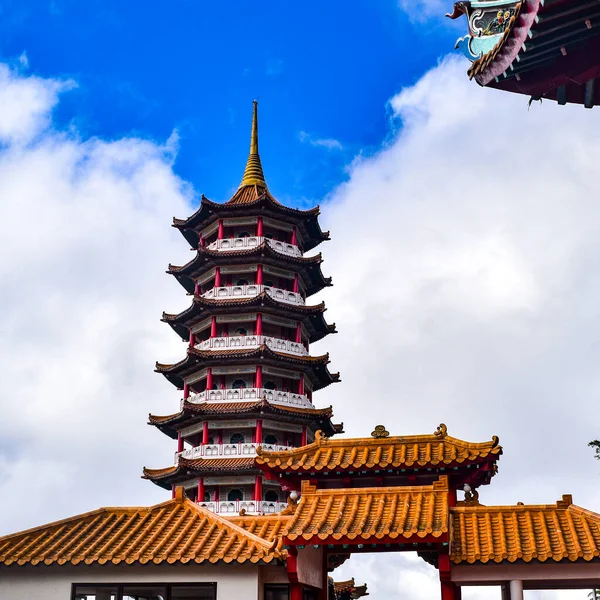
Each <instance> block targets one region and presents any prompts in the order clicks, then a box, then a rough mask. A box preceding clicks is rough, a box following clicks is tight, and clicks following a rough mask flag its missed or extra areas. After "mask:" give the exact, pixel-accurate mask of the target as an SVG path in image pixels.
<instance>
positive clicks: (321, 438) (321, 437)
mask: <svg viewBox="0 0 600 600" xmlns="http://www.w3.org/2000/svg"><path fill="white" fill-rule="evenodd" d="M315 442H317V444H319V445H320V444H325V443H326V442H327V436H326V435H325V434H324V433H323V431H322V430H321V429H317V431H315Z"/></svg>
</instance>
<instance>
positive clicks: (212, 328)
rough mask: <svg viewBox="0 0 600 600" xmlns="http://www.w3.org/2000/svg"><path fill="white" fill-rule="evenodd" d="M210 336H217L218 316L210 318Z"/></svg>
mask: <svg viewBox="0 0 600 600" xmlns="http://www.w3.org/2000/svg"><path fill="white" fill-rule="evenodd" d="M210 337H211V338H214V337H217V317H215V316H214V315H213V316H212V317H211V318H210Z"/></svg>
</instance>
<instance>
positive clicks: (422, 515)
mask: <svg viewBox="0 0 600 600" xmlns="http://www.w3.org/2000/svg"><path fill="white" fill-rule="evenodd" d="M446 533H448V477H447V476H443V477H440V479H439V481H437V482H435V483H434V484H433V485H422V486H414V487H413V486H403V487H378V488H346V489H324V490H318V489H316V488H315V487H314V486H312V485H310V484H309V482H308V481H303V482H302V494H301V497H300V500H299V502H298V506H297V507H296V509H295V511H294V514H293V516H292V518H291V519H290V520H289V522H288V523H287V525H286V527H285V530H284V531H283V536H284V538H286V539H288V540H292V541H293V540H300V541H302V540H306V541H311V543H314V541H316V540H341V539H342V538H345V539H349V540H355V539H357V540H360V541H363V540H371V539H373V540H374V541H376V540H381V538H383V537H387V538H392V539H395V540H397V541H398V542H404V541H408V540H414V539H415V538H419V539H422V538H425V537H429V536H431V537H434V538H439V537H441V536H442V535H444V534H446ZM315 538H316V539H315Z"/></svg>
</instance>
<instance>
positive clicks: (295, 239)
mask: <svg viewBox="0 0 600 600" xmlns="http://www.w3.org/2000/svg"><path fill="white" fill-rule="evenodd" d="M291 243H292V244H293V245H294V246H297V245H298V231H297V230H296V226H295V225H294V229H292V242H291Z"/></svg>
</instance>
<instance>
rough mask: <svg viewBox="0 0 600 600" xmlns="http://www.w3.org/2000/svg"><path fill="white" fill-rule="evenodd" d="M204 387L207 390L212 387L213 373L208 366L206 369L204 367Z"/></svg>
mask: <svg viewBox="0 0 600 600" xmlns="http://www.w3.org/2000/svg"><path fill="white" fill-rule="evenodd" d="M206 389H207V390H212V389H213V374H212V369H211V368H210V367H209V368H208V369H206Z"/></svg>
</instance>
